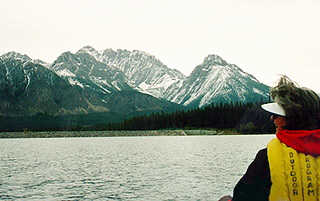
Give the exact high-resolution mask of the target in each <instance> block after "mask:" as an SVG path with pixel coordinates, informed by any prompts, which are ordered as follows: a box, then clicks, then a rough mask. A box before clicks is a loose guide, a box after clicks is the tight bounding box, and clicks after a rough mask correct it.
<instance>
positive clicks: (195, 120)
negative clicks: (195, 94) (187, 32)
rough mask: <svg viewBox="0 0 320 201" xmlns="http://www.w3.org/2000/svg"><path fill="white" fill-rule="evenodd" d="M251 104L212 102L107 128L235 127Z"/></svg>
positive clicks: (143, 117) (155, 114) (145, 116)
mask: <svg viewBox="0 0 320 201" xmlns="http://www.w3.org/2000/svg"><path fill="white" fill-rule="evenodd" d="M253 106H254V104H253V103H220V104H213V103H212V104H210V105H208V106H206V107H204V108H197V109H191V110H188V111H175V112H172V113H163V112H162V113H152V114H150V115H142V116H135V117H132V118H130V119H125V120H124V121H123V122H120V123H117V124H109V125H108V126H107V130H158V129H190V128H217V129H229V128H235V127H236V126H237V124H238V122H239V121H240V120H241V118H242V117H243V115H244V114H245V112H246V111H247V110H248V109H250V108H252V107H253ZM105 126H106V125H104V126H103V127H105Z"/></svg>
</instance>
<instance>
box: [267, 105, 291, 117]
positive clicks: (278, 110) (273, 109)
mask: <svg viewBox="0 0 320 201" xmlns="http://www.w3.org/2000/svg"><path fill="white" fill-rule="evenodd" d="M261 107H262V108H263V109H264V110H266V111H268V112H271V113H273V114H278V115H281V116H286V113H285V111H284V110H283V109H282V107H280V105H279V104H278V103H267V104H263V105H261Z"/></svg>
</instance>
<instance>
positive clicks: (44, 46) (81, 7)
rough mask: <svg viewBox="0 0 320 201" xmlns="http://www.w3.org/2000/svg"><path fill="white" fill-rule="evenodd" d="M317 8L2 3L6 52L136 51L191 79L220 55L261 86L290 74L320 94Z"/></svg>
mask: <svg viewBox="0 0 320 201" xmlns="http://www.w3.org/2000/svg"><path fill="white" fill-rule="evenodd" d="M319 11H320V1H319V0H308V1H304V0H268V1H266V0H0V27H1V30H0V55H2V54H4V53H6V52H9V51H16V52H19V53H21V54H27V55H28V56H30V57H31V58H33V59H41V60H43V61H46V62H49V63H51V62H53V61H54V60H55V59H56V58H57V57H58V56H59V55H60V54H61V53H63V52H66V51H71V52H72V53H75V52H76V51H77V50H78V49H80V48H82V47H83V46H86V45H90V46H92V47H94V48H95V49H97V50H102V49H107V48H112V49H114V50H116V49H127V50H134V49H136V50H140V51H145V52H148V53H150V54H152V55H154V56H155V57H156V58H158V59H159V60H160V61H162V62H163V63H164V64H165V65H167V66H168V67H170V68H177V69H179V70H180V71H181V72H183V73H184V74H186V75H189V74H190V73H191V71H192V70H193V69H194V68H195V67H196V66H197V65H199V64H201V63H202V62H203V60H204V58H205V57H206V56H207V55H208V54H217V55H219V56H220V57H222V58H223V59H224V60H226V61H227V62H228V63H232V64H236V65H237V66H239V67H240V68H241V69H243V70H244V71H246V72H248V73H250V74H252V75H253V76H255V77H256V78H257V79H258V80H259V81H260V82H262V83H265V84H268V85H271V86H272V84H273V83H274V81H276V79H277V77H276V75H277V74H285V75H288V76H289V77H290V78H291V79H293V80H295V81H297V82H298V84H300V86H305V87H309V88H311V89H314V90H315V91H317V92H320V82H319V80H320V67H319V59H320V12H319Z"/></svg>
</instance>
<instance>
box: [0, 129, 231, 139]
mask: <svg viewBox="0 0 320 201" xmlns="http://www.w3.org/2000/svg"><path fill="white" fill-rule="evenodd" d="M193 135H227V133H226V132H224V131H220V132H218V131H212V130H137V131H130V130H128V131H37V132H32V131H26V132H0V139H5V138H64V137H67V138H70V137H134V136H193Z"/></svg>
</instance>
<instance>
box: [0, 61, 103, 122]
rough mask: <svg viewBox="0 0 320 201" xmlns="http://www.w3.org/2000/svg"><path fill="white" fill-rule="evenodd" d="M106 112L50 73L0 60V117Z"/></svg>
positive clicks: (30, 64) (45, 69)
mask: <svg viewBox="0 0 320 201" xmlns="http://www.w3.org/2000/svg"><path fill="white" fill-rule="evenodd" d="M97 111H100V112H102V111H104V112H105V111H108V109H107V108H106V107H104V106H103V105H102V104H101V103H100V101H96V99H95V98H91V100H89V99H87V98H86V97H85V96H83V95H82V94H81V92H79V91H77V90H76V89H75V88H74V87H72V86H71V85H70V84H69V83H68V82H66V81H65V80H63V79H62V78H60V77H59V76H58V75H56V74H55V73H54V72H52V71H51V70H49V69H47V68H45V67H43V66H41V65H39V64H35V63H32V62H28V61H23V60H21V59H10V58H8V59H0V114H1V115H4V116H26V115H29V116H30V115H35V114H38V113H41V114H47V115H66V114H81V113H83V114H85V113H90V112H97Z"/></svg>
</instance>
